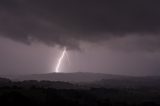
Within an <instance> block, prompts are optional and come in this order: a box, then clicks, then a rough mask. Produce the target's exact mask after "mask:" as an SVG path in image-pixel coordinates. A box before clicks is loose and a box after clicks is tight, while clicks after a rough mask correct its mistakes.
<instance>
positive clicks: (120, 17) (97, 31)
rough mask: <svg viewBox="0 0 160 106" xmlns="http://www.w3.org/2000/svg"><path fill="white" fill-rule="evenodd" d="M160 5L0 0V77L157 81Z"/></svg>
mask: <svg viewBox="0 0 160 106" xmlns="http://www.w3.org/2000/svg"><path fill="white" fill-rule="evenodd" d="M159 5H160V1H159V0H0V74H11V75H12V74H33V73H51V72H54V71H55V66H56V63H57V60H58V58H59V55H60V54H61V52H62V51H63V48H64V47H66V48H67V55H68V56H67V57H65V58H64V61H63V64H62V65H61V72H96V73H108V74H122V75H123V74H124V75H160V6H159Z"/></svg>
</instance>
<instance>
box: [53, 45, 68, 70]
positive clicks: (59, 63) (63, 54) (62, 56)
mask: <svg viewBox="0 0 160 106" xmlns="http://www.w3.org/2000/svg"><path fill="white" fill-rule="evenodd" d="M66 52H67V50H66V47H65V48H64V50H63V52H62V54H61V56H60V58H59V59H58V63H57V65H56V70H55V72H56V73H59V72H60V70H59V69H60V66H61V64H62V61H63V59H64V56H65V54H66Z"/></svg>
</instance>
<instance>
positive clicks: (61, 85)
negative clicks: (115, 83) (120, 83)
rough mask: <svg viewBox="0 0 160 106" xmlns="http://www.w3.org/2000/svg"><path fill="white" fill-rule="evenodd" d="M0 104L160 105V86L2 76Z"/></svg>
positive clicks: (8, 105) (3, 105) (59, 105)
mask: <svg viewBox="0 0 160 106" xmlns="http://www.w3.org/2000/svg"><path fill="white" fill-rule="evenodd" d="M72 87H73V88H72ZM0 104H1V106H160V89H157V88H156V89H154V88H151V89H150V88H138V89H135V88H123V89H122V88H118V87H117V88H98V87H97V88H92V87H90V88H88V87H87V88H84V87H80V86H78V85H75V84H71V83H67V82H52V81H22V82H13V81H11V80H8V79H0Z"/></svg>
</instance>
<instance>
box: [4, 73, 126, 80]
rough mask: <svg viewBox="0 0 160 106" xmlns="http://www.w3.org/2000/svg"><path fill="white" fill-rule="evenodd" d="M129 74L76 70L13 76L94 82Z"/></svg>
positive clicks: (17, 78) (14, 78) (26, 78)
mask: <svg viewBox="0 0 160 106" xmlns="http://www.w3.org/2000/svg"><path fill="white" fill-rule="evenodd" d="M125 77H129V76H122V75H112V74H103V73H89V72H75V73H46V74H31V75H19V76H14V77H13V76H12V77H11V78H10V77H9V76H7V78H10V79H12V80H19V81H23V80H38V81H41V80H48V81H65V82H94V81H99V80H102V79H116V78H125Z"/></svg>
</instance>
